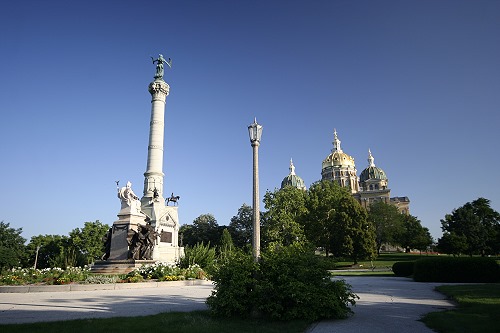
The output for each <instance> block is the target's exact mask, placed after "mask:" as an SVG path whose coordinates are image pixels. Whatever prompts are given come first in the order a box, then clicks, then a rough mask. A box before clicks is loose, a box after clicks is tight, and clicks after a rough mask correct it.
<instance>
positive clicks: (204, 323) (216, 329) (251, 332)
mask: <svg viewBox="0 0 500 333" xmlns="http://www.w3.org/2000/svg"><path fill="white" fill-rule="evenodd" d="M310 324H311V323H310V322H307V321H299V320H296V321H287V322H283V321H275V322H270V321H264V320H256V319H255V320H249V319H237V318H234V319H227V318H221V319H215V318H212V317H211V316H210V314H209V313H208V311H196V312H177V313H161V314H158V315H154V316H146V317H127V318H106V319H83V320H69V321H59V322H51V323H35V324H16V325H0V331H1V332H9V333H18V332H29V333H46V332H49V333H50V332H58V333H61V332H71V333H100V332H102V333H108V332H119V333H128V332H130V333H137V332H175V333H226V332H227V333H233V332H242V333H246V332H248V333H280V332H290V333H300V332H304V331H305V330H306V329H307V327H309V325H310Z"/></svg>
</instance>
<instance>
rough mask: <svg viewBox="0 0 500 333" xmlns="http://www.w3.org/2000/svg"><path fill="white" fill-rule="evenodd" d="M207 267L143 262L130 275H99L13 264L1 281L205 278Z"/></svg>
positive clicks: (83, 270) (53, 282)
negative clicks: (16, 266) (15, 265)
mask: <svg viewBox="0 0 500 333" xmlns="http://www.w3.org/2000/svg"><path fill="white" fill-rule="evenodd" d="M205 277H206V274H205V271H203V269H202V268H201V267H200V266H199V265H191V266H189V267H188V268H180V267H179V266H178V265H176V264H170V263H163V262H159V263H155V264H151V265H143V266H142V267H140V268H139V269H136V270H134V271H132V272H130V273H128V274H126V275H124V274H122V275H96V274H92V273H91V272H90V268H89V267H87V266H85V267H68V268H66V269H61V268H44V269H34V268H21V267H19V268H13V269H11V270H9V271H6V272H4V273H3V274H2V275H0V285H32V284H40V285H61V284H69V283H85V284H104V283H133V282H147V281H179V280H186V279H188V280H189V279H205Z"/></svg>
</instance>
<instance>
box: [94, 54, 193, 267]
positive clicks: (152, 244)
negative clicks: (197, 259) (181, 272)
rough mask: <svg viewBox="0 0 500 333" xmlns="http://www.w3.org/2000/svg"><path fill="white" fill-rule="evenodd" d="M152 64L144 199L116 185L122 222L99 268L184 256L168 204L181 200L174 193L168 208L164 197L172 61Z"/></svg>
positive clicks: (175, 213) (176, 222)
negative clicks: (166, 70)
mask: <svg viewBox="0 0 500 333" xmlns="http://www.w3.org/2000/svg"><path fill="white" fill-rule="evenodd" d="M152 60H153V63H156V72H155V75H154V81H153V82H151V83H150V84H149V87H148V90H149V92H150V93H151V97H152V100H151V121H150V130H149V145H148V159H147V166H146V172H145V173H144V191H143V197H142V198H141V199H140V200H139V198H138V197H137V196H136V195H135V193H134V191H133V190H132V184H131V183H130V182H127V185H126V186H124V187H121V188H120V187H119V186H118V183H119V182H116V183H117V189H118V198H119V199H120V202H121V209H120V212H119V213H118V220H117V221H115V222H114V223H113V227H112V228H111V230H110V232H109V233H108V235H107V237H105V238H106V247H107V253H106V254H105V255H104V256H103V259H104V260H107V262H100V263H96V265H95V267H96V268H98V266H101V268H102V267H104V266H106V265H107V266H110V264H111V263H113V264H114V265H115V266H116V267H117V270H115V272H118V271H120V269H118V268H119V267H118V266H120V265H122V266H123V265H126V264H127V263H128V267H129V268H130V267H132V266H137V265H139V266H140V264H142V263H145V262H146V261H163V262H176V261H178V260H179V259H180V257H182V256H183V255H184V248H183V247H180V246H179V240H178V238H179V237H178V235H179V225H180V224H179V216H178V207H177V206H169V205H168V202H174V204H177V201H178V200H179V198H180V197H179V196H174V195H173V193H172V196H171V197H170V198H167V199H168V201H167V204H166V203H165V201H166V199H165V198H164V196H163V177H164V173H163V142H164V129H165V125H164V119H165V102H166V98H167V96H168V94H169V90H170V86H169V85H168V84H167V83H166V82H165V81H164V80H163V76H164V64H167V65H168V66H169V67H171V66H172V61H171V60H170V59H169V60H168V61H167V60H165V59H164V58H163V56H162V55H161V54H160V55H159V57H158V59H154V58H152ZM108 251H109V252H108ZM117 265H118V266H117ZM123 267H125V266H123ZM122 270H123V269H122ZM129 270H130V269H129ZM97 271H99V269H97ZM101 271H102V269H101ZM105 271H107V272H109V270H105Z"/></svg>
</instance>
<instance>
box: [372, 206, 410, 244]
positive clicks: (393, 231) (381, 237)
mask: <svg viewBox="0 0 500 333" xmlns="http://www.w3.org/2000/svg"><path fill="white" fill-rule="evenodd" d="M403 218H404V216H403V215H402V214H401V213H400V212H399V210H398V208H397V207H396V206H394V205H391V204H387V203H385V202H383V201H376V202H374V203H372V204H371V205H370V209H369V212H368V220H369V221H371V222H372V223H373V226H374V227H375V235H376V242H377V253H379V254H380V248H381V247H382V245H383V244H386V243H389V244H393V245H398V244H400V242H399V241H400V240H401V236H402V234H403V232H404V227H403Z"/></svg>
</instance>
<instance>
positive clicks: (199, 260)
mask: <svg viewBox="0 0 500 333" xmlns="http://www.w3.org/2000/svg"><path fill="white" fill-rule="evenodd" d="M214 263H215V248H213V247H210V243H208V244H207V245H204V244H203V243H198V244H196V245H194V246H192V247H191V246H186V247H185V248H184V257H182V258H181V260H180V262H179V265H180V267H182V268H188V267H189V266H193V265H195V264H196V265H199V266H200V267H201V268H203V269H204V270H205V271H207V272H208V273H211V272H212V271H213V269H214Z"/></svg>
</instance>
